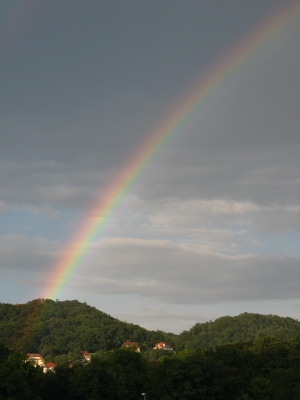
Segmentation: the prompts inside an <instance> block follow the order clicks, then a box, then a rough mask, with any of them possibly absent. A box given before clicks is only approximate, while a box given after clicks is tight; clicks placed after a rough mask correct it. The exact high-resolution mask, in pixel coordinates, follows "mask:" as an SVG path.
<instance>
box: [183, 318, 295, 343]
mask: <svg viewBox="0 0 300 400" xmlns="http://www.w3.org/2000/svg"><path fill="white" fill-rule="evenodd" d="M299 335H300V322H299V321H297V320H295V319H292V318H289V317H285V318H284V317H279V316H277V315H261V314H251V313H243V314H240V315H238V316H237V317H228V316H226V317H221V318H218V319H216V320H215V321H214V322H212V321H210V322H205V323H197V324H196V325H194V326H193V327H192V328H191V329H190V330H189V331H184V332H182V333H181V334H180V335H179V338H178V339H179V341H180V342H181V343H182V344H184V347H185V348H188V349H196V348H201V349H207V348H209V347H216V346H220V345H222V344H225V343H232V342H235V341H237V340H241V339H242V340H244V341H253V340H255V339H257V338H259V337H263V336H275V337H277V338H279V339H282V340H289V339H290V338H292V337H294V336H299ZM178 339H177V340H178Z"/></svg>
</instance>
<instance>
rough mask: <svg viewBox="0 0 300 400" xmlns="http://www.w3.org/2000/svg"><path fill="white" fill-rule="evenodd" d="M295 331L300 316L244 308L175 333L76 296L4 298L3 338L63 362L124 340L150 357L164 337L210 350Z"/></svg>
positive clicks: (178, 346) (0, 311)
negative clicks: (144, 325) (119, 315)
mask: <svg viewBox="0 0 300 400" xmlns="http://www.w3.org/2000/svg"><path fill="white" fill-rule="evenodd" d="M296 335H300V322H299V321H296V320H294V319H292V318H282V317H278V316H275V315H260V314H248V313H244V314H241V315H239V316H237V317H222V318H219V319H217V320H215V321H214V322H212V321H210V322H205V323H197V324H196V325H195V326H193V327H192V328H191V329H190V330H189V331H184V332H182V333H181V334H180V335H175V334H172V333H166V332H162V331H149V330H147V329H144V328H141V327H140V326H138V325H134V324H130V323H127V322H121V321H119V320H117V319H116V318H113V317H111V316H110V315H108V314H105V313H103V312H101V311H99V310H97V309H96V308H94V307H90V306H88V305H87V304H86V303H80V302H78V301H77V300H73V301H53V300H44V299H37V300H33V301H30V302H28V303H26V304H21V305H12V304H3V303H0V343H3V344H4V345H5V346H6V347H7V348H8V349H10V350H12V351H15V352H20V351H21V352H24V353H27V352H31V353H34V352H39V353H40V354H41V355H42V356H44V357H46V361H49V360H54V358H55V359H56V362H57V361H58V362H59V364H64V363H66V362H68V361H69V360H76V359H78V354H79V351H80V350H88V351H89V352H90V353H95V352H99V351H108V350H112V349H117V348H119V347H120V346H121V345H122V343H123V342H125V341H134V342H138V343H139V345H140V347H141V350H142V352H146V354H148V358H149V357H150V358H155V357H156V358H157V357H158V356H157V354H158V353H153V352H151V349H152V348H153V346H154V345H155V344H156V343H157V342H160V341H166V342H168V343H169V344H170V345H171V346H173V347H175V350H176V351H177V352H178V351H180V350H183V349H185V350H189V349H190V350H195V349H202V350H206V349H209V348H211V347H212V348H215V347H216V346H220V345H222V344H225V343H233V342H235V341H237V340H244V341H253V340H256V339H258V338H260V337H265V336H274V337H277V338H279V339H282V340H289V339H290V338H292V337H294V336H296ZM157 351H158V350H155V352H157ZM164 355H166V353H164ZM168 356H169V355H168Z"/></svg>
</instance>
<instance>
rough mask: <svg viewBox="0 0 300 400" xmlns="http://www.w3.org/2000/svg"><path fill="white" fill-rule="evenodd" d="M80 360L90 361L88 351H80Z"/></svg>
mask: <svg viewBox="0 0 300 400" xmlns="http://www.w3.org/2000/svg"><path fill="white" fill-rule="evenodd" d="M80 361H81V362H90V361H91V355H90V353H89V352H88V351H85V350H83V351H81V352H80Z"/></svg>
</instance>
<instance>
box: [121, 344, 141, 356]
mask: <svg viewBox="0 0 300 400" xmlns="http://www.w3.org/2000/svg"><path fill="white" fill-rule="evenodd" d="M124 348H128V349H133V350H135V351H136V352H137V353H140V351H141V348H140V346H139V345H138V344H137V342H124V343H123V344H122V346H121V349H124Z"/></svg>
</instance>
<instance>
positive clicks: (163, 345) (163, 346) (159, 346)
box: [153, 342, 174, 351]
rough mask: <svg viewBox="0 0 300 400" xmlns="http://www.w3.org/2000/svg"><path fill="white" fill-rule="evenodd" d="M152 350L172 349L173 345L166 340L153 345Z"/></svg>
mask: <svg viewBox="0 0 300 400" xmlns="http://www.w3.org/2000/svg"><path fill="white" fill-rule="evenodd" d="M153 350H169V351H174V349H173V347H172V346H170V345H169V344H168V343H166V342H159V343H156V345H155V346H154V347H153Z"/></svg>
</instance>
